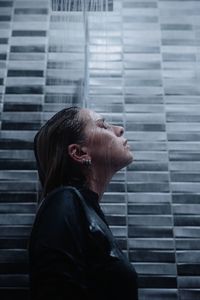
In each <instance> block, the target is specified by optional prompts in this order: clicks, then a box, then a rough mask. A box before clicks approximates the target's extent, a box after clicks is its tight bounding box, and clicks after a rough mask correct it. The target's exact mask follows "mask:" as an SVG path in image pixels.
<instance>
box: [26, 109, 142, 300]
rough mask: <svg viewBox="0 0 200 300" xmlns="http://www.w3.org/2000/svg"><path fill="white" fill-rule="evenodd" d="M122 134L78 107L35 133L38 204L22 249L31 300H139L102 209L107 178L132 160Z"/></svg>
mask: <svg viewBox="0 0 200 300" xmlns="http://www.w3.org/2000/svg"><path fill="white" fill-rule="evenodd" d="M123 133H124V129H123V127H120V126H114V125H112V124H109V123H107V122H106V121H105V120H104V119H103V118H102V116H101V115H100V114H98V113H95V112H94V111H91V110H89V109H83V108H79V107H69V108H66V109H63V110H61V111H59V112H58V113H56V114H55V115H54V116H53V117H52V118H51V119H49V120H48V121H47V122H46V123H45V124H44V125H43V126H42V127H41V128H40V130H39V131H38V132H37V134H36V136H35V139H34V151H35V157H36V162H37V168H38V175H39V179H40V182H41V187H42V197H41V202H40V205H39V207H38V210H37V213H36V217H35V220H34V223H33V227H32V231H31V236H30V239H29V247H28V250H29V274H30V297H31V300H47V299H48V300H49V299H54V300H67V299H88V300H90V299H93V300H95V299H98V300H99V299H101V300H106V299H109V300H110V299H115V300H116V299H132V300H137V299H138V287H137V274H136V272H135V270H134V268H133V266H132V265H131V264H130V263H129V261H128V259H127V258H126V256H125V255H124V253H123V252H122V251H121V249H120V247H119V246H118V244H117V242H116V240H115V238H114V236H113V234H112V232H111V230H110V228H109V225H108V223H107V221H106V217H105V216H104V213H103V212H102V210H101V208H100V201H101V198H102V196H103V193H104V191H105V189H106V186H107V185H108V183H109V182H110V180H111V178H112V176H113V175H114V174H115V173H116V172H117V171H118V170H120V169H121V168H123V167H125V166H127V165H128V164H130V163H131V162H132V160H133V157H132V153H131V151H130V149H129V146H128V145H127V140H126V139H125V138H124V136H123Z"/></svg>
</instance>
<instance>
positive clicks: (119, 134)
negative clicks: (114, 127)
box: [118, 126, 124, 136]
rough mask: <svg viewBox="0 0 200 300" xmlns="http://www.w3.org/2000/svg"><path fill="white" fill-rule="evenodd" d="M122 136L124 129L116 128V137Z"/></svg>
mask: <svg viewBox="0 0 200 300" xmlns="http://www.w3.org/2000/svg"><path fill="white" fill-rule="evenodd" d="M123 134H124V127H122V126H118V136H122V135H123Z"/></svg>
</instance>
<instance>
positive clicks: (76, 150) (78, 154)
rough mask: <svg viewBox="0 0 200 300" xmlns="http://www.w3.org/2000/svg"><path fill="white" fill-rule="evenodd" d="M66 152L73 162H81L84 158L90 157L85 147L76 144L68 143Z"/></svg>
mask: <svg viewBox="0 0 200 300" xmlns="http://www.w3.org/2000/svg"><path fill="white" fill-rule="evenodd" d="M68 154H69V156H70V157H71V158H72V159H73V160H74V161H75V162H78V163H80V164H83V162H84V161H85V160H86V159H90V157H89V156H88V154H87V150H86V147H81V146H80V145H78V144H71V145H69V146H68Z"/></svg>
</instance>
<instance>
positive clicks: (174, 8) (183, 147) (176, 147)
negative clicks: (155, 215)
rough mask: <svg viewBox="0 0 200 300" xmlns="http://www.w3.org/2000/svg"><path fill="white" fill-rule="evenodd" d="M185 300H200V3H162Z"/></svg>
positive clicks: (180, 272)
mask: <svg viewBox="0 0 200 300" xmlns="http://www.w3.org/2000/svg"><path fill="white" fill-rule="evenodd" d="M159 8H160V21H161V31H162V49H161V51H162V58H163V83H164V100H165V104H166V119H167V124H166V126H167V138H168V150H169V168H170V178H171V190H172V200H173V213H174V233H175V245H176V263H177V272H178V288H179V299H180V300H188V299H190V300H193V299H199V298H200V290H199V287H200V278H199V276H200V272H199V263H200V240H199V237H200V235H199V233H200V230H199V225H200V218H199V217H200V204H199V200H200V185H199V180H200V152H199V150H200V133H199V130H200V123H199V121H200V86H199V73H198V26H199V8H200V6H199V3H198V1H159Z"/></svg>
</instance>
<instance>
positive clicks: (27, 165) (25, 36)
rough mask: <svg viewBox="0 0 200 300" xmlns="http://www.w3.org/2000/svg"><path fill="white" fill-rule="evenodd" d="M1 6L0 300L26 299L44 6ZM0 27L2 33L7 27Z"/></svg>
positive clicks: (19, 3) (17, 3) (17, 2)
mask: <svg viewBox="0 0 200 300" xmlns="http://www.w3.org/2000/svg"><path fill="white" fill-rule="evenodd" d="M2 4H3V5H4V8H2V6H1V7H0V11H1V12H6V10H7V12H8V14H9V16H8V15H7V18H8V17H9V20H11V22H10V23H9V27H8V28H9V30H10V34H9V35H10V38H9V49H8V51H7V72H6V76H5V78H4V79H5V80H4V85H5V93H4V94H3V112H2V115H1V120H2V126H1V144H0V147H1V148H0V164H1V172H0V235H1V240H0V258H1V259H0V270H1V272H0V298H2V299H15V298H18V297H19V299H25V298H26V297H27V292H28V291H27V288H28V287H27V286H28V275H27V271H28V268H27V252H26V248H27V238H28V237H29V232H30V228H31V225H32V222H33V218H34V214H35V209H36V204H35V202H36V200H37V174H36V170H35V158H34V155H33V151H32V149H33V136H34V134H35V131H36V129H38V127H39V126H40V124H41V123H40V120H41V111H42V105H43V89H44V83H45V81H44V69H45V66H46V54H45V47H46V39H47V37H46V36H47V34H46V29H47V14H48V1H46V0H42V1H20V0H15V1H12V2H11V1H0V5H2ZM11 4H12V5H13V7H12V15H11V8H10V5H11ZM5 16H6V14H5V15H4V17H5ZM3 24H4V26H5V30H6V26H8V23H5V22H4V23H3ZM1 41H2V43H3V40H1ZM2 45H3V44H2Z"/></svg>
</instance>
